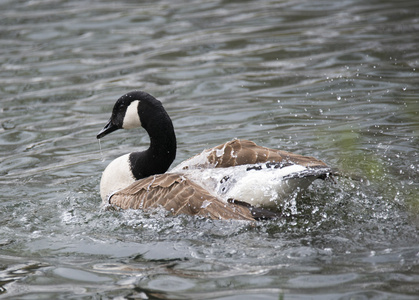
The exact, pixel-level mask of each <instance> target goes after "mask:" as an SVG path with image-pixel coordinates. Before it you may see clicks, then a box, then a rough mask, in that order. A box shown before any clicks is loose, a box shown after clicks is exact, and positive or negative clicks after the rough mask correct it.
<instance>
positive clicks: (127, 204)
mask: <svg viewBox="0 0 419 300" xmlns="http://www.w3.org/2000/svg"><path fill="white" fill-rule="evenodd" d="M109 203H110V204H112V205H115V206H118V207H120V208H122V209H128V208H132V209H144V210H147V209H153V208H157V207H164V208H165V209H166V210H168V211H171V212H172V213H173V214H174V215H179V214H187V215H198V216H203V217H210V218H212V219H236V220H254V218H253V217H252V213H251V211H250V210H249V208H248V207H244V206H242V205H238V204H234V203H225V202H223V201H222V200H220V199H218V198H217V197H215V196H213V195H212V194H210V193H209V192H208V191H207V190H205V189H204V188H203V187H201V186H200V185H198V184H196V183H194V182H192V181H191V180H189V179H187V178H185V177H184V176H182V175H181V174H176V173H165V174H159V175H153V176H150V177H147V178H144V179H141V180H138V181H136V182H134V183H132V184H131V185H130V186H128V187H126V188H124V189H122V190H120V191H118V192H116V193H114V194H113V195H112V196H111V198H110V200H109Z"/></svg>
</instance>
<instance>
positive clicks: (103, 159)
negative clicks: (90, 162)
mask: <svg viewBox="0 0 419 300" xmlns="http://www.w3.org/2000/svg"><path fill="white" fill-rule="evenodd" d="M98 143H99V151H100V160H101V161H102V162H104V161H105V157H104V156H103V152H102V145H101V144H100V139H98Z"/></svg>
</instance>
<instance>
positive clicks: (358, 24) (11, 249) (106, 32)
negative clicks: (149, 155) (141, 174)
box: [0, 0, 419, 299]
mask: <svg viewBox="0 0 419 300" xmlns="http://www.w3.org/2000/svg"><path fill="white" fill-rule="evenodd" d="M0 8H1V11H2V13H1V15H2V18H1V19H0V25H1V31H0V43H1V49H2V51H1V52H0V60H1V67H0V68H1V72H0V95H1V100H0V112H1V114H0V123H1V127H0V145H1V148H0V151H1V158H0V187H1V194H0V207H1V209H0V224H1V226H0V298H2V297H3V298H18V299H33V298H37V299H46V298H50V299H56V298H61V299H68V298H86V299H87V298H88V299H91V298H97V299H99V298H100V299H107V298H113V297H120V298H119V299H121V298H128V299H214V298H217V299H337V298H340V299H372V298H373V299H389V298H390V299H416V298H417V297H418V296H419V239H418V233H417V230H418V218H417V215H418V212H419V183H418V179H417V178H418V175H417V174H418V170H419V154H418V152H419V143H418V139H419V115H418V111H419V102H418V101H419V96H418V95H419V85H418V82H419V80H418V79H419V76H418V68H419V62H418V60H419V50H418V45H419V35H418V32H419V4H418V2H417V1H416V0H411V1H357V0H347V1H331V0H324V1H323V0H315V1H304V0H294V1H287V0H286V1H268V0H266V1H264V0H261V1H248V2H241V1H150V2H142V3H137V1H117V2H115V1H59V0H57V1H54V0H51V1H36V0H33V1H1V2H0ZM132 89H142V90H145V91H148V92H150V93H151V94H153V95H154V96H156V97H157V98H159V99H161V100H162V101H163V103H164V105H165V106H166V108H167V110H168V112H169V114H170V115H171V117H172V119H173V121H174V125H175V128H176V132H177V136H178V144H179V150H178V157H177V159H176V161H175V164H176V163H178V162H180V161H182V160H184V159H186V158H188V157H190V156H191V155H193V154H195V153H198V152H200V151H201V150H202V149H203V148H206V147H210V146H213V145H217V144H219V143H222V142H224V141H226V140H229V139H232V138H234V137H238V138H247V139H252V140H254V141H256V142H257V143H259V144H261V145H265V146H269V147H278V148H281V149H284V150H287V151H294V152H297V153H301V154H308V155H312V156H315V157H317V158H319V159H322V160H324V161H325V162H327V163H328V164H330V165H331V166H334V167H337V168H339V169H341V170H344V171H345V172H347V173H349V174H354V175H359V176H361V177H362V178H364V180H362V181H354V180H350V179H345V178H340V179H338V180H337V183H336V184H331V183H327V182H316V183H315V184H314V185H313V186H312V187H311V188H310V190H308V191H307V192H306V193H305V194H303V195H301V197H299V198H298V199H296V201H295V202H292V203H291V202H290V203H287V205H285V208H284V209H285V211H286V212H287V214H288V217H287V218H284V219H283V220H279V221H278V220H277V221H271V222H260V223H257V224H256V225H250V224H247V223H241V222H233V221H232V222H221V221H210V220H202V219H197V218H192V217H187V216H179V217H166V215H165V213H164V212H153V213H144V212H140V211H124V212H116V211H102V210H100V197H99V193H98V189H99V187H98V185H99V178H100V174H101V172H102V170H103V169H104V168H105V166H106V165H107V163H109V161H111V160H112V159H113V158H115V157H116V156H118V155H121V154H123V153H126V152H129V151H132V150H133V149H137V148H146V147H147V145H148V138H147V136H146V134H145V132H144V131H139V132H137V131H125V132H118V133H115V134H113V135H110V136H109V137H106V138H105V139H103V140H102V141H101V145H99V144H98V142H97V140H96V137H95V136H96V134H97V132H98V131H99V130H100V129H101V128H102V126H103V125H104V124H105V122H106V120H107V119H108V117H109V115H110V110H111V108H112V106H113V103H114V101H115V100H116V99H117V98H118V97H119V96H120V95H122V94H123V93H125V92H127V91H130V90H132ZM100 149H101V150H100Z"/></svg>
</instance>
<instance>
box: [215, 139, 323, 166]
mask: <svg viewBox="0 0 419 300" xmlns="http://www.w3.org/2000/svg"><path fill="white" fill-rule="evenodd" d="M208 151H209V154H208V162H209V163H210V164H212V165H215V167H216V168H227V167H232V166H237V165H245V164H256V163H265V162H284V163H286V162H290V163H295V164H299V165H303V166H306V167H327V165H326V164H325V163H324V162H322V161H320V160H318V159H316V158H314V157H311V156H303V155H299V154H295V153H291V152H286V151H282V150H276V149H270V148H266V147H262V146H258V145H256V144H255V143H254V142H252V141H248V140H232V141H229V142H226V143H225V144H221V145H219V146H217V147H214V148H212V149H210V150H208Z"/></svg>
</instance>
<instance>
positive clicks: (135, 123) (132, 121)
mask: <svg viewBox="0 0 419 300" xmlns="http://www.w3.org/2000/svg"><path fill="white" fill-rule="evenodd" d="M138 103H140V101H138V100H135V101H132V102H131V104H130V105H129V106H128V107H127V111H126V113H125V117H124V121H123V122H122V128H124V129H131V128H138V127H141V121H140V116H139V115H138Z"/></svg>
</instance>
